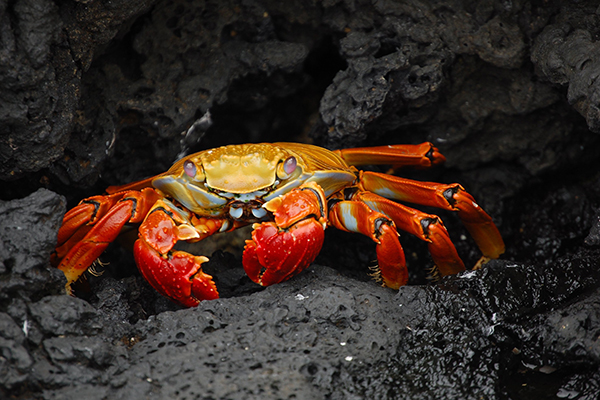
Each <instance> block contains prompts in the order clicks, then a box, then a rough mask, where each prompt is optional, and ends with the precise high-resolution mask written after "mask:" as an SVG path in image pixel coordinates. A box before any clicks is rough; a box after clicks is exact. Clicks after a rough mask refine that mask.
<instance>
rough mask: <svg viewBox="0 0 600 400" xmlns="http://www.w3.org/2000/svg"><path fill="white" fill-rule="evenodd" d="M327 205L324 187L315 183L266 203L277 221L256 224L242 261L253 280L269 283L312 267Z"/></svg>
mask: <svg viewBox="0 0 600 400" xmlns="http://www.w3.org/2000/svg"><path fill="white" fill-rule="evenodd" d="M326 204H327V203H326V200H325V194H324V193H323V189H321V187H320V186H318V185H317V184H315V183H312V182H311V183H307V184H304V185H302V186H300V187H299V188H298V189H294V190H293V191H291V192H289V193H287V194H285V195H283V196H279V197H276V198H274V199H272V200H271V201H269V202H267V203H265V205H264V207H265V208H266V209H267V210H269V211H271V212H272V213H273V216H274V218H275V222H263V223H261V224H255V225H254V231H253V232H252V240H247V241H246V247H245V249H244V256H243V264H244V269H245V270H246V274H248V276H249V277H250V279H252V280H253V281H254V282H256V283H258V284H260V285H262V286H269V285H272V284H274V283H279V282H283V281H285V280H287V279H289V278H291V277H293V276H294V275H296V274H298V273H300V272H301V271H303V270H304V269H305V268H306V267H307V266H309V265H310V263H312V262H313V261H314V260H315V258H316V257H317V255H318V254H319V251H320V250H321V247H322V245H323V238H324V236H325V235H324V229H325V228H326V226H327V214H326V213H327V210H326V209H325V205H326Z"/></svg>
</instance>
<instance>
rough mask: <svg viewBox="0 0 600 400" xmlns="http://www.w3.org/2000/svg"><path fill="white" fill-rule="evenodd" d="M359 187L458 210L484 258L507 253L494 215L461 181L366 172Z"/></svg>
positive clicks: (496, 256) (392, 197) (412, 201)
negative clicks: (414, 178)
mask: <svg viewBox="0 0 600 400" xmlns="http://www.w3.org/2000/svg"><path fill="white" fill-rule="evenodd" d="M359 186H360V187H361V189H363V190H366V191H369V192H373V193H376V194H378V195H380V196H383V197H385V198H388V199H394V200H401V201H407V202H410V203H415V204H420V205H424V206H431V207H437V208H441V209H444V210H451V211H457V212H458V216H459V217H460V219H461V221H462V222H463V224H464V225H465V227H466V228H467V230H468V231H469V233H470V234H471V236H472V237H473V239H475V242H476V243H477V246H478V247H479V249H480V250H481V252H482V253H483V255H484V257H487V258H498V257H499V256H500V254H502V253H504V241H503V240H502V236H500V232H498V228H497V227H496V225H495V224H494V222H493V221H492V218H491V217H490V216H489V215H488V214H487V213H486V212H485V211H484V210H483V209H482V208H481V207H480V206H479V205H478V204H477V203H476V202H475V199H473V197H472V196H471V195H470V194H469V193H467V192H466V191H465V189H464V188H463V187H462V186H461V185H459V184H450V185H447V184H442V183H434V182H419V181H413V180H411V179H404V178H399V177H396V176H391V175H386V174H381V173H377V172H370V171H364V172H361V174H360V184H359Z"/></svg>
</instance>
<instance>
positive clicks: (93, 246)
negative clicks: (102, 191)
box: [54, 189, 159, 293]
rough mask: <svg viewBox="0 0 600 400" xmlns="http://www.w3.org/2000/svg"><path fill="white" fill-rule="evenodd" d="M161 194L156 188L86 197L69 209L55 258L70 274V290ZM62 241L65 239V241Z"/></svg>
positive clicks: (68, 274) (60, 266)
mask: <svg viewBox="0 0 600 400" xmlns="http://www.w3.org/2000/svg"><path fill="white" fill-rule="evenodd" d="M158 197H159V195H158V193H156V191H155V190H154V189H145V190H143V191H141V192H138V191H129V192H124V193H118V194H115V195H111V196H94V197H90V198H88V199H85V200H83V201H82V202H81V203H80V204H79V206H77V207H75V208H74V209H73V210H71V211H70V212H69V213H67V214H66V215H65V217H64V220H63V226H62V227H61V229H60V231H59V235H58V236H59V244H60V246H59V247H58V248H57V250H56V254H55V255H54V262H55V263H58V261H60V263H59V265H58V269H60V270H61V271H63V273H64V274H65V276H66V278H67V285H66V290H67V292H68V293H71V284H72V283H73V282H75V281H76V280H77V279H79V277H80V276H81V274H83V272H85V271H86V270H87V268H88V267H89V266H90V265H92V263H93V262H94V261H95V260H96V259H97V258H98V257H99V256H100V254H102V252H103V251H104V250H105V249H106V247H107V246H108V245H109V244H110V243H111V242H112V241H114V240H115V239H116V237H117V236H118V235H119V233H120V232H121V229H122V228H123V226H125V224H126V223H128V222H133V223H135V222H140V221H141V220H142V219H143V218H144V217H145V216H146V214H147V212H148V210H149V209H150V207H151V206H152V205H153V204H154V203H155V202H156V200H157V199H158ZM61 242H62V243H61Z"/></svg>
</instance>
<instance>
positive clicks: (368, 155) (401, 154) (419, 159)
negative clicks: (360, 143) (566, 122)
mask: <svg viewBox="0 0 600 400" xmlns="http://www.w3.org/2000/svg"><path fill="white" fill-rule="evenodd" d="M334 153H336V154H337V155H339V156H340V157H342V158H343V159H344V161H346V162H347V163H348V164H350V165H354V166H360V165H369V164H376V165H379V164H391V165H392V166H393V167H394V168H396V167H402V166H413V167H423V168H428V167H431V166H434V165H438V164H441V163H443V162H444V161H446V158H445V157H444V156H443V155H442V154H441V153H440V152H439V151H438V149H437V148H436V147H434V146H433V144H431V143H429V142H425V143H421V144H395V145H388V146H377V147H357V148H354V149H342V150H336V151H334Z"/></svg>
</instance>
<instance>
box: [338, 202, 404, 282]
mask: <svg viewBox="0 0 600 400" xmlns="http://www.w3.org/2000/svg"><path fill="white" fill-rule="evenodd" d="M329 224H330V225H332V226H334V227H336V228H338V229H340V230H344V231H347V232H356V233H362V234H363V235H365V236H368V237H370V238H371V239H372V240H373V241H374V242H375V243H377V247H376V251H377V262H378V271H379V273H380V275H381V279H382V281H383V283H384V285H385V286H387V287H390V288H392V289H398V288H399V287H400V286H403V285H406V283H407V282H408V270H407V268H406V261H405V258H404V251H403V250H402V246H401V245H400V242H399V241H398V232H397V231H396V227H395V225H394V222H393V221H392V220H391V219H390V218H389V217H387V216H386V215H384V214H382V213H380V212H377V211H375V210H373V209H371V207H369V206H368V205H367V204H366V203H364V202H363V201H360V200H337V201H336V200H335V199H334V200H332V205H331V207H330V210H329Z"/></svg>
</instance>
